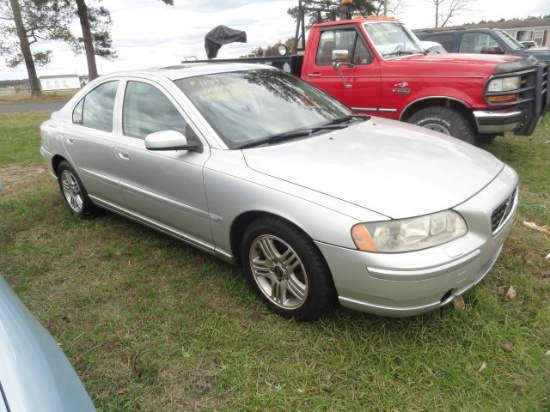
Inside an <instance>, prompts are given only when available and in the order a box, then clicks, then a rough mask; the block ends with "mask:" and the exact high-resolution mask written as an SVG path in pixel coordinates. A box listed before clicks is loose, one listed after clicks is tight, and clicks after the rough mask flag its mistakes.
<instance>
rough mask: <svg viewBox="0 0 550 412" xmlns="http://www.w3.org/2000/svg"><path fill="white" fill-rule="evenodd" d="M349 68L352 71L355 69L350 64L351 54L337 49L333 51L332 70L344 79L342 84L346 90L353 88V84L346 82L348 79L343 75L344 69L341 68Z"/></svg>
mask: <svg viewBox="0 0 550 412" xmlns="http://www.w3.org/2000/svg"><path fill="white" fill-rule="evenodd" d="M342 65H344V66H347V67H349V68H350V69H352V68H353V67H354V65H353V64H352V63H350V62H349V52H348V51H347V50H344V49H341V50H340V49H337V50H333V51H332V68H333V69H334V70H337V71H338V74H340V78H341V79H342V83H344V87H345V88H346V89H350V88H351V84H349V83H348V82H346V79H344V75H343V74H342V69H341V68H340V66H342Z"/></svg>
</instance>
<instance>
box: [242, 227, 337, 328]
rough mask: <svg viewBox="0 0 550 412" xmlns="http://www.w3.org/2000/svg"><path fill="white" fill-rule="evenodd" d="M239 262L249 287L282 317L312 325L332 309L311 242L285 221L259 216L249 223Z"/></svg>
mask: <svg viewBox="0 0 550 412" xmlns="http://www.w3.org/2000/svg"><path fill="white" fill-rule="evenodd" d="M241 258H242V262H243V265H244V268H245V272H246V274H247V278H248V281H249V283H250V285H251V287H252V289H253V290H254V291H255V292H256V294H257V295H258V296H259V297H260V299H261V300H262V301H263V302H264V303H265V304H266V305H267V306H268V307H269V308H270V309H271V310H272V311H274V312H275V313H277V314H279V315H281V316H282V317H285V318H294V319H296V320H298V321H313V320H317V319H318V318H319V317H320V316H321V315H322V314H323V313H324V312H325V311H327V310H328V309H329V308H330V307H332V306H333V305H334V302H335V297H336V293H335V289H334V284H333V283H332V277H331V275H330V271H329V269H328V266H327V264H326V262H325V260H324V259H323V257H322V256H321V253H320V252H319V250H318V249H317V247H316V246H315V244H314V243H313V241H312V240H311V239H310V238H309V237H308V236H307V235H305V234H304V233H303V232H302V231H300V230H299V229H297V228H296V227H294V226H292V225H290V224H289V223H287V222H286V221H284V220H282V219H278V218H272V217H264V218H259V219H257V220H255V221H254V222H253V223H251V224H250V226H249V227H248V228H247V229H246V231H245V234H244V236H243V240H242V249H241Z"/></svg>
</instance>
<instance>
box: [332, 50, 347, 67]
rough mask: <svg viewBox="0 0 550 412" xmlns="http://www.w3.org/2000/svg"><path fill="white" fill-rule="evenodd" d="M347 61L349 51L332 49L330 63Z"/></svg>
mask: <svg viewBox="0 0 550 412" xmlns="http://www.w3.org/2000/svg"><path fill="white" fill-rule="evenodd" d="M337 63H346V64H347V63H349V52H348V51H347V50H345V49H342V50H338V49H337V50H333V51H332V64H337Z"/></svg>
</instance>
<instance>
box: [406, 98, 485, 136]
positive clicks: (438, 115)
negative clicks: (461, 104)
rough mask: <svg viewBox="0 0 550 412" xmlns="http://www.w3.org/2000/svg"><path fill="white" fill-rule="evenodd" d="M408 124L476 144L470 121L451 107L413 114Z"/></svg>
mask: <svg viewBox="0 0 550 412" xmlns="http://www.w3.org/2000/svg"><path fill="white" fill-rule="evenodd" d="M407 122H408V123H412V124H415V125H417V126H421V127H425V128H427V129H431V130H435V131H437V132H441V133H444V134H446V135H449V136H453V137H456V138H457V139H460V140H462V141H464V142H467V143H470V144H475V133H474V130H473V128H472V126H471V124H470V122H468V119H466V117H465V116H464V115H463V114H462V113H460V112H459V111H458V110H455V109H451V108H450V107H442V106H432V107H427V108H425V109H422V110H419V111H418V112H416V113H415V114H413V115H412V116H411V117H410V118H409V120H408V121H407Z"/></svg>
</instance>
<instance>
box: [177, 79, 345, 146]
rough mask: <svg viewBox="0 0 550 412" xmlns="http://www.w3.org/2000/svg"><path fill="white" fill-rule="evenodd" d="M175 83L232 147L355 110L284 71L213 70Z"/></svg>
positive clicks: (326, 121)
mask: <svg viewBox="0 0 550 412" xmlns="http://www.w3.org/2000/svg"><path fill="white" fill-rule="evenodd" d="M175 83H176V85H177V86H178V87H179V88H180V89H181V90H182V91H183V92H184V93H185V95H186V96H187V97H188V98H189V100H191V102H192V103H193V104H194V105H195V107H196V108H197V109H198V110H199V111H200V113H201V114H202V116H203V117H204V118H205V119H206V121H207V122H208V123H209V124H210V126H212V128H213V129H214V130H215V131H216V132H217V133H218V135H219V136H220V137H221V139H222V140H223V141H224V142H225V144H226V145H227V147H228V148H230V149H234V148H239V147H246V146H250V145H251V144H253V143H255V142H262V141H263V140H268V138H269V137H270V136H274V135H281V134H284V133H289V132H291V131H295V130H298V129H306V128H319V126H321V125H326V124H327V123H330V122H332V121H333V120H335V119H339V118H342V117H344V116H350V115H353V114H354V113H353V111H352V110H351V109H349V108H348V107H347V106H345V105H343V104H342V103H340V102H339V101H337V100H336V99H334V98H332V97H331V96H329V95H328V94H326V93H325V92H323V91H321V90H320V89H318V88H316V87H314V86H312V85H310V84H309V83H306V82H305V81H302V80H300V79H298V78H296V77H294V76H291V75H288V74H286V73H284V72H283V71H282V70H273V69H254V70H242V71H235V72H226V73H212V74H207V75H203V76H196V77H188V78H183V79H179V80H176V81H175ZM319 130H320V129H319ZM327 130H329V129H327ZM306 135H307V134H306Z"/></svg>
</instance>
